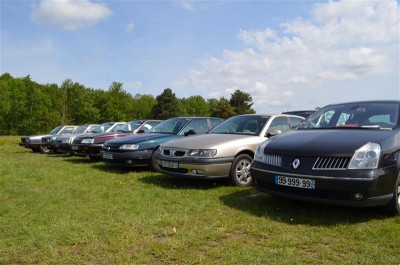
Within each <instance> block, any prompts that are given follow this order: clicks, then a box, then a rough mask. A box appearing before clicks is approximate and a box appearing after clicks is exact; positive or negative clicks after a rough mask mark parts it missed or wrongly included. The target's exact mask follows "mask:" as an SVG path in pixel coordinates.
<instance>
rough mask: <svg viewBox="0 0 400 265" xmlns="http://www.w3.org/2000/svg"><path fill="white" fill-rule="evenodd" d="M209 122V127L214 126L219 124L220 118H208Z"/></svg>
mask: <svg viewBox="0 0 400 265" xmlns="http://www.w3.org/2000/svg"><path fill="white" fill-rule="evenodd" d="M210 122H211V128H214V127H215V126H217V125H218V124H220V123H221V122H222V120H221V119H210Z"/></svg>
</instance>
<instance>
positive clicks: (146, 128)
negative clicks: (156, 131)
mask: <svg viewBox="0 0 400 265" xmlns="http://www.w3.org/2000/svg"><path fill="white" fill-rule="evenodd" d="M159 123H160V122H158V121H148V122H146V124H143V126H142V127H141V128H140V130H143V131H144V132H145V133H147V132H149V131H150V130H151V129H152V128H153V127H154V126H156V125H157V124H159Z"/></svg>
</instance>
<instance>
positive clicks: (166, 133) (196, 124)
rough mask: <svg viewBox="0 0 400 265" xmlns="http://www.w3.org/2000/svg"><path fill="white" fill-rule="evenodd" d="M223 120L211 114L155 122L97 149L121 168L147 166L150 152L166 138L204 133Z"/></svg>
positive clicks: (149, 163) (110, 161) (108, 161)
mask: <svg viewBox="0 0 400 265" xmlns="http://www.w3.org/2000/svg"><path fill="white" fill-rule="evenodd" d="M222 121H223V119H220V118H213V117H178V118H172V119H169V120H166V121H163V122H162V123H160V124H158V125H157V126H155V127H154V128H152V129H151V130H150V131H149V132H148V133H141V134H137V135H131V136H126V137H122V138H118V139H113V140H109V141H106V142H105V143H104V145H103V148H102V149H101V157H102V159H103V161H104V162H105V163H107V164H110V165H115V166H124V167H145V166H150V165H151V164H152V163H151V162H152V160H153V157H154V153H155V152H154V151H155V150H157V149H158V147H159V146H160V144H162V143H165V142H167V141H170V140H174V139H178V138H183V137H191V136H193V135H198V134H205V133H207V132H208V131H209V130H211V129H212V128H213V127H215V126H216V125H218V124H220V123H221V122H222Z"/></svg>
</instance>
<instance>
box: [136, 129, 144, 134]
mask: <svg viewBox="0 0 400 265" xmlns="http://www.w3.org/2000/svg"><path fill="white" fill-rule="evenodd" d="M136 133H145V131H144V130H143V129H140V130H139V131H137V132H136Z"/></svg>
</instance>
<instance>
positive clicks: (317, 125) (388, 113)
mask: <svg viewBox="0 0 400 265" xmlns="http://www.w3.org/2000/svg"><path fill="white" fill-rule="evenodd" d="M398 120H399V104H397V103H393V102H366V103H348V104H340V105H331V106H327V107H325V108H322V109H321V110H319V111H318V112H317V113H315V114H314V115H313V116H311V117H310V118H309V119H307V120H306V121H305V122H304V123H303V124H301V125H300V126H299V129H327V128H360V129H361V128H362V129H382V130H391V129H393V128H395V127H397V123H398Z"/></svg>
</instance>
